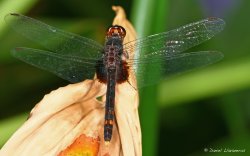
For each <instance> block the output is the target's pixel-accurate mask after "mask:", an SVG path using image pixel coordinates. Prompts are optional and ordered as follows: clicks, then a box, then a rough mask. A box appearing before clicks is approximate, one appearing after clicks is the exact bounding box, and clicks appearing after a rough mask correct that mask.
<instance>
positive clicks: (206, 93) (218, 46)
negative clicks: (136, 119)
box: [0, 0, 250, 156]
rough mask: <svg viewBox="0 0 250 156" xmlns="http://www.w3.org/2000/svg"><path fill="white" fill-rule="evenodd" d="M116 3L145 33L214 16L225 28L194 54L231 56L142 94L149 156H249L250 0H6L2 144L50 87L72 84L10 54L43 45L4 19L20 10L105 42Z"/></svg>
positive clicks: (0, 26) (1, 50)
mask: <svg viewBox="0 0 250 156" xmlns="http://www.w3.org/2000/svg"><path fill="white" fill-rule="evenodd" d="M112 5H121V6H123V7H124V8H125V10H126V12H127V16H128V18H129V19H130V20H131V21H132V23H133V24H134V25H135V27H136V29H137V32H138V36H145V35H149V34H153V33H157V32H162V31H167V30H171V29H173V28H177V27H179V26H181V25H184V24H187V23H191V22H193V21H197V20H199V19H202V18H206V17H209V16H217V17H220V18H223V19H224V20H225V21H226V27H225V30H224V31H223V32H222V33H220V34H219V35H217V36H216V37H215V38H213V39H212V40H209V41H208V42H205V43H204V44H202V45H199V46H197V47H195V48H192V49H191V50H190V51H199V50H209V49H211V50H218V51H221V52H223V53H224V55H225V58H224V59H223V60H222V61H220V62H219V63H216V64H214V65H211V66H209V67H206V68H202V69H199V70H195V71H192V72H189V73H185V74H182V75H179V76H175V77H172V78H169V79H167V80H166V81H162V82H161V83H160V84H159V85H158V86H151V87H147V88H144V89H143V90H141V92H140V93H141V96H140V100H141V102H140V119H141V124H142V137H143V138H142V139H143V155H145V156H154V155H228V153H224V152H218V153H212V152H204V149H205V148H208V149H210V148H211V149H221V148H222V149H224V148H229V149H239V150H244V149H245V150H246V152H245V153H237V154H239V155H250V151H249V150H250V18H249V15H250V1H247V0H189V1H183V0H126V1H125V0H120V1H118V0H91V1H88V0H86V1H81V0H71V1H66V0H53V1H49V0H42V1H39V0H20V1H16V0H1V1H0V147H1V146H2V145H3V144H4V143H5V142H6V140H7V139H8V138H9V137H10V136H11V134H13V132H14V131H15V130H16V129H17V128H18V127H19V126H20V125H21V124H22V123H23V122H24V121H25V120H26V118H27V116H28V112H29V111H30V110H31V109H32V108H33V106H34V105H35V104H36V103H37V102H39V101H40V100H41V99H42V97H43V96H44V95H45V94H47V93H49V92H50V91H51V90H54V89H57V88H58V87H61V86H65V85H67V84H68V82H66V81H64V80H62V79H60V78H58V77H56V76H54V75H53V74H50V73H48V72H45V71H42V70H40V69H37V68H35V67H32V66H29V65H27V64H25V63H23V62H21V61H19V60H17V59H15V58H14V57H12V56H11V54H10V52H9V51H10V49H12V48H13V47H16V46H27V47H33V48H34V47H38V48H41V47H39V46H38V45H36V44H34V43H33V42H31V41H28V40H26V39H25V38H24V37H22V36H20V35H19V34H17V33H15V32H13V30H11V29H10V28H9V27H8V26H7V25H6V24H5V22H4V20H3V17H4V15H6V14H7V13H9V12H18V13H22V14H25V15H27V16H30V17H33V18H36V19H39V20H41V21H44V22H45V23H48V24H50V25H53V26H55V27H57V28H60V29H63V30H65V31H70V32H73V33H77V34H80V35H82V36H86V37H89V38H91V39H94V40H97V41H99V42H100V43H103V41H104V36H105V30H106V28H107V27H108V26H110V25H111V23H112V19H113V17H114V12H113V11H112V10H111V6H112Z"/></svg>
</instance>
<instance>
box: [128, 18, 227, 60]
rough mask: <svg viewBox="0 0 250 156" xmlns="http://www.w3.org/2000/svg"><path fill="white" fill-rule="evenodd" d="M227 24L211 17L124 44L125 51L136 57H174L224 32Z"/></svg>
mask: <svg viewBox="0 0 250 156" xmlns="http://www.w3.org/2000/svg"><path fill="white" fill-rule="evenodd" d="M224 26H225V22H224V21H223V20H222V19H220V18H215V17H210V18H207V19H203V20H200V21H198V22H194V23H191V24H187V25H184V26H182V27H180V28H177V29H174V30H171V31H168V32H163V33H159V34H155V35H151V36H147V37H144V38H141V39H137V40H135V41H132V42H128V43H125V44H124V51H126V52H127V53H128V54H132V53H133V52H134V51H136V56H137V58H138V59H140V57H141V55H145V56H146V55H147V56H146V57H151V55H174V54H176V53H180V52H183V51H185V50H187V49H189V48H191V47H194V46H196V45H198V44H200V43H202V42H204V41H206V40H209V39H210V38H212V37H213V36H214V35H216V34H217V33H219V32H220V31H222V30H223V28H224Z"/></svg>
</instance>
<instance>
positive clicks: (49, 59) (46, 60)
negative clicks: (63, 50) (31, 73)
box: [11, 47, 96, 83]
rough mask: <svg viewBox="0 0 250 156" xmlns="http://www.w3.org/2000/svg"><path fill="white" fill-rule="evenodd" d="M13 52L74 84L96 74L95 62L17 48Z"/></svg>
mask: <svg viewBox="0 0 250 156" xmlns="http://www.w3.org/2000/svg"><path fill="white" fill-rule="evenodd" d="M11 52H12V54H13V55H14V56H15V57H17V58H18V59H20V60H22V61H24V62H26V63H28V64H31V65H33V66H35V67H38V68H41V69H44V70H47V71H50V72H52V73H54V74H55V75H57V76H59V77H61V78H63V79H65V80H68V81H70V82H72V83H76V82H80V81H83V80H84V79H93V77H94V74H95V65H96V62H95V60H86V59H84V58H81V57H74V56H69V55H62V54H58V53H52V52H49V51H44V50H38V49H31V48H23V47H18V48H15V49H13V50H12V51H11Z"/></svg>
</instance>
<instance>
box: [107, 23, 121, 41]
mask: <svg viewBox="0 0 250 156" xmlns="http://www.w3.org/2000/svg"><path fill="white" fill-rule="evenodd" d="M106 36H107V37H108V38H110V37H114V36H118V37H120V38H121V39H124V37H125V36H126V30H125V29H124V28H123V27H122V26H119V25H113V26H111V27H109V28H108V30H107V34H106Z"/></svg>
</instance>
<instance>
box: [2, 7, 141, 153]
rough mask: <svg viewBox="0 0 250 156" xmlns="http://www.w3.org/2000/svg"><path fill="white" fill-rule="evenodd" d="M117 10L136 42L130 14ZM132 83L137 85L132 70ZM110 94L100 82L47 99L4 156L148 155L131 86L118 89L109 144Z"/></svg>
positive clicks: (58, 92)
mask: <svg viewBox="0 0 250 156" xmlns="http://www.w3.org/2000/svg"><path fill="white" fill-rule="evenodd" d="M113 10H114V11H115V12H116V14H117V15H116V17H115V19H114V22H113V24H118V25H121V26H123V27H124V28H125V29H126V31H127V36H126V38H125V39H124V40H125V42H128V41H131V40H134V39H135V36H136V35H135V30H134V28H133V26H132V25H131V24H130V23H129V21H128V20H127V19H126V15H125V12H124V10H123V9H122V8H121V7H118V6H113ZM130 57H131V56H130ZM132 57H133V56H132ZM129 81H130V82H132V83H133V84H135V83H136V82H135V79H134V74H133V73H132V72H131V71H130V77H129ZM105 92H106V86H105V85H104V84H101V83H99V82H98V81H97V80H96V79H95V80H85V81H84V82H81V83H77V84H70V85H68V86H66V87H61V88H59V89H57V90H54V91H52V92H51V93H49V94H48V95H45V96H44V98H43V99H42V100H41V101H40V102H39V103H38V104H37V105H36V106H35V107H34V108H33V110H32V111H31V113H30V117H29V119H28V120H27V121H26V122H25V123H24V124H23V125H22V127H21V128H19V129H18V130H17V131H16V132H15V133H14V134H13V135H12V137H11V138H10V139H9V140H8V141H7V143H6V144H5V145H4V146H3V148H2V149H1V150H0V156H16V155H18V156H27V155H29V156H37V155H42V156H56V155H58V156H69V155H70V156H74V155H101V156H104V155H105V156H108V155H110V156H111V155H114V156H117V155H124V156H140V155H142V152H141V130H140V123H139V117H138V103H139V101H138V92H137V90H135V89H134V88H133V87H132V86H131V85H130V84H129V83H127V82H126V83H123V84H121V85H118V86H117V88H116V92H117V93H116V99H115V114H116V122H115V124H114V129H113V136H112V140H111V142H110V143H109V145H106V144H105V143H104V139H103V124H104V102H103V100H105ZM98 97H103V98H102V99H103V100H102V101H98V100H97V99H96V98H98Z"/></svg>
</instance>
